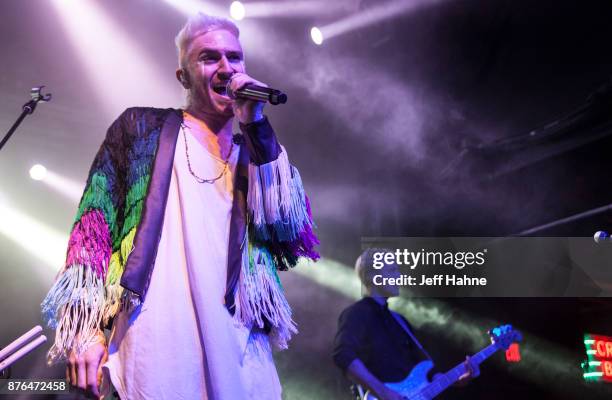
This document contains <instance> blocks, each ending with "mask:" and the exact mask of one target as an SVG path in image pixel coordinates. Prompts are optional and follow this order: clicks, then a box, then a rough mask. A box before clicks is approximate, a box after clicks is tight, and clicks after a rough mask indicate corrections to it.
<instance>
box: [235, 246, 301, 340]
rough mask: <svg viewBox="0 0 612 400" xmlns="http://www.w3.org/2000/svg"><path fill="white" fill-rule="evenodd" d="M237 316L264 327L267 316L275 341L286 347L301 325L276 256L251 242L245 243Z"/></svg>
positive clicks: (239, 281)
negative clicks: (283, 283)
mask: <svg viewBox="0 0 612 400" xmlns="http://www.w3.org/2000/svg"><path fill="white" fill-rule="evenodd" d="M235 305H236V310H235V314H234V318H235V319H236V320H237V321H239V322H240V323H242V324H244V325H245V326H252V325H257V326H258V327H259V328H262V329H263V328H264V318H265V319H266V320H267V321H268V322H269V323H270V324H271V325H272V331H271V334H270V338H271V342H272V344H273V346H274V347H275V348H276V349H279V350H280V349H286V348H287V347H288V345H287V343H288V342H289V340H290V339H291V336H292V335H293V334H295V333H297V327H296V324H295V322H294V321H293V319H292V318H291V307H290V306H289V303H288V302H287V299H286V298H285V294H284V291H283V287H282V284H281V282H280V279H279V277H278V274H277V272H276V265H275V263H274V260H273V257H272V255H271V254H270V253H269V252H268V251H267V250H266V249H265V248H263V247H257V246H254V245H252V244H251V243H249V242H248V235H245V239H244V242H243V245H242V268H241V271H240V278H239V280H238V286H237V288H236V293H235Z"/></svg>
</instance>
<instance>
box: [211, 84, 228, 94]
mask: <svg viewBox="0 0 612 400" xmlns="http://www.w3.org/2000/svg"><path fill="white" fill-rule="evenodd" d="M213 91H214V92H215V93H217V94H220V95H221V96H225V97H228V95H227V86H226V85H214V86H213Z"/></svg>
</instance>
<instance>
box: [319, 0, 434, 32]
mask: <svg viewBox="0 0 612 400" xmlns="http://www.w3.org/2000/svg"><path fill="white" fill-rule="evenodd" d="M441 1H442V0H416V1H415V0H395V1H385V2H382V3H381V4H380V5H378V6H376V7H372V8H368V9H366V10H363V11H359V12H357V13H355V14H353V15H350V16H348V17H346V18H343V19H341V20H338V21H336V22H332V23H331V24H328V25H325V26H323V27H321V28H320V29H321V31H322V32H323V36H324V37H325V38H326V39H329V38H332V37H335V36H340V35H343V34H345V33H348V32H352V31H355V30H357V29H360V28H364V27H366V26H369V25H373V24H375V23H377V22H381V21H385V20H389V19H392V18H395V17H398V16H401V15H404V14H407V13H409V12H413V11H416V10H418V9H420V8H422V7H429V6H432V5H435V4H437V3H440V2H441Z"/></svg>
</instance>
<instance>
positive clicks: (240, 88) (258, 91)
mask: <svg viewBox="0 0 612 400" xmlns="http://www.w3.org/2000/svg"><path fill="white" fill-rule="evenodd" d="M242 78H248V79H247V80H244V79H242ZM226 91H227V94H228V96H229V97H231V98H232V99H236V98H243V99H248V100H255V101H263V102H269V103H270V104H272V105H278V104H285V103H286V102H287V95H286V94H285V93H283V92H281V91H280V90H277V89H272V88H269V87H268V86H267V85H266V84H264V83H261V82H258V81H255V80H254V79H251V78H249V77H248V75H246V74H240V73H238V74H234V75H233V76H232V78H231V79H230V80H229V82H228V83H227V87H226Z"/></svg>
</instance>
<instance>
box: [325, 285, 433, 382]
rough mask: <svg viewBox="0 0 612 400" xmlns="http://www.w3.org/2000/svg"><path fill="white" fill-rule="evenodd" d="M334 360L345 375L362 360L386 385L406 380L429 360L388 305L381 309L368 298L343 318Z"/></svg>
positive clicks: (355, 305)
mask: <svg viewBox="0 0 612 400" xmlns="http://www.w3.org/2000/svg"><path fill="white" fill-rule="evenodd" d="M401 318H402V319H403V320H404V321H405V322H406V325H407V326H408V327H410V325H409V324H408V321H406V319H405V318H403V317H401ZM411 330H412V329H411ZM412 333H413V334H414V331H413V332H412ZM333 356H334V362H335V363H336V365H337V366H338V367H340V368H341V369H342V370H343V371H345V370H346V369H347V368H348V366H349V365H350V364H351V362H353V360H355V359H356V358H359V359H360V360H361V362H363V364H364V365H365V366H366V368H367V369H368V370H369V371H370V372H371V373H372V374H373V375H374V376H375V377H376V378H378V379H379V380H381V381H382V382H398V381H401V380H403V379H404V378H405V377H406V376H407V375H408V374H409V373H410V371H411V370H412V368H413V367H414V366H415V365H416V364H417V363H419V362H420V361H423V360H425V359H426V356H425V355H424V354H423V353H422V352H421V350H420V349H419V348H418V347H417V345H416V344H415V343H414V341H413V340H412V338H411V337H410V336H409V335H408V333H406V331H405V330H404V329H403V328H402V326H401V325H400V324H399V323H398V322H397V321H396V320H395V318H393V315H391V312H390V311H389V309H388V308H387V306H386V304H383V305H381V304H379V303H377V302H376V300H374V299H373V298H371V297H364V298H363V299H361V300H360V301H358V302H357V303H355V304H353V305H351V306H349V307H348V308H346V309H345V310H344V311H343V312H342V314H340V318H339V319H338V333H337V334H336V339H335V341H334V353H333Z"/></svg>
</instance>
